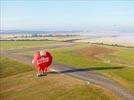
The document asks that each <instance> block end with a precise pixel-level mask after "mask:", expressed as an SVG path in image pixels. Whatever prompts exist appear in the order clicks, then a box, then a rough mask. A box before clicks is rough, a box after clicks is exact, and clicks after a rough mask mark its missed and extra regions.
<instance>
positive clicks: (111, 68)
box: [48, 67, 124, 74]
mask: <svg viewBox="0 0 134 100" xmlns="http://www.w3.org/2000/svg"><path fill="white" fill-rule="evenodd" d="M122 68H124V67H91V68H69V69H67V70H66V69H65V70H62V71H58V72H54V71H50V72H48V73H49V74H62V73H74V72H88V71H89V72H90V71H97V70H116V69H122Z"/></svg>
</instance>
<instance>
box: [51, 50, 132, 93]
mask: <svg viewBox="0 0 134 100" xmlns="http://www.w3.org/2000/svg"><path fill="white" fill-rule="evenodd" d="M76 50H77V49H76V48H71V49H70V48H68V49H67V48H62V49H54V50H52V52H53V55H54V57H55V61H56V62H58V63H62V64H66V65H71V66H72V67H79V68H90V67H100V68H101V67H106V68H109V70H108V69H107V70H96V71H98V72H99V73H102V74H105V75H106V76H109V77H110V78H112V79H113V80H115V81H117V82H118V83H120V84H121V85H123V86H124V87H127V88H128V89H129V90H131V91H134V85H133V84H134V68H133V67H129V66H132V63H133V62H134V56H133V55H134V54H133V53H134V52H133V50H132V48H118V49H117V51H115V52H114V53H112V54H113V55H115V58H114V60H116V59H118V60H120V62H116V63H115V62H114V61H111V59H110V58H108V56H109V55H104V56H105V57H106V56H107V60H110V61H111V62H110V63H104V61H102V60H100V59H91V58H89V59H87V58H84V57H81V56H79V55H77V54H76V53H75V51H76ZM112 54H110V55H112ZM132 56H133V57H132ZM100 57H102V55H101V56H100ZM124 61H125V62H127V64H128V65H129V66H128V67H127V66H126V65H124V66H123V65H120V64H124V63H125V62H124ZM113 62H114V63H113ZM125 64H126V63H125ZM110 67H123V68H122V69H110Z"/></svg>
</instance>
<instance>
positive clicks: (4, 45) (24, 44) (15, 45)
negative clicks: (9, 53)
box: [0, 41, 62, 50]
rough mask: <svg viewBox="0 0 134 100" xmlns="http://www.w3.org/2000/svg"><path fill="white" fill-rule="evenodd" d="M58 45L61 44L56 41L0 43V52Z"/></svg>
mask: <svg viewBox="0 0 134 100" xmlns="http://www.w3.org/2000/svg"><path fill="white" fill-rule="evenodd" d="M56 43H57V44H58V43H62V42H56V41H0V50H8V49H16V48H30V47H41V46H48V45H50V44H56Z"/></svg>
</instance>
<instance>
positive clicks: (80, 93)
mask: <svg viewBox="0 0 134 100" xmlns="http://www.w3.org/2000/svg"><path fill="white" fill-rule="evenodd" d="M1 59H2V60H0V64H1V67H0V68H1V69H0V80H1V81H0V85H1V86H0V98H1V100H31V99H32V100H97V99H99V100H118V99H119V98H117V97H115V96H114V95H113V93H111V92H110V91H108V90H105V89H102V88H100V87H98V86H95V85H92V84H87V82H84V81H81V80H79V79H75V78H72V77H69V76H66V75H62V74H56V73H55V74H53V73H50V74H48V76H46V77H40V78H38V77H37V76H36V73H35V70H33V68H32V66H29V65H26V64H23V63H20V62H18V61H15V60H11V59H9V58H6V57H1ZM5 62H7V64H6V65H5Z"/></svg>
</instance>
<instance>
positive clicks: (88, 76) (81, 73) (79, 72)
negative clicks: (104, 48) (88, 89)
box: [0, 44, 134, 100]
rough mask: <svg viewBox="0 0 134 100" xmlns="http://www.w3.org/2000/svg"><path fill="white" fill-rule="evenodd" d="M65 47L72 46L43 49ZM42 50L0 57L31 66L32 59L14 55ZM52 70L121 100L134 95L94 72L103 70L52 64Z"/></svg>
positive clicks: (12, 52) (19, 50)
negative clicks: (94, 85) (111, 92)
mask: <svg viewBox="0 0 134 100" xmlns="http://www.w3.org/2000/svg"><path fill="white" fill-rule="evenodd" d="M66 46H73V44H72V45H58V46H49V47H45V49H48V48H49V49H50V48H60V47H66ZM43 48H44V47H40V48H39V47H37V48H25V49H15V50H8V51H1V52H0V55H3V56H7V57H10V58H13V59H16V60H19V61H21V62H25V63H28V64H31V60H32V57H30V56H24V55H22V56H20V55H17V54H15V53H16V52H21V51H29V50H39V49H43ZM112 68H113V67H112ZM112 68H111V69H112ZM52 69H54V70H56V71H57V72H58V73H59V74H65V75H70V76H73V77H76V78H79V79H82V80H84V81H87V82H89V83H94V84H97V85H100V86H103V87H104V88H107V89H110V90H112V91H113V92H114V93H115V94H116V95H118V96H120V97H121V98H122V99H123V100H134V94H132V93H130V92H129V91H128V90H127V89H126V88H124V87H122V86H120V85H119V84H118V83H116V82H114V81H112V80H110V79H109V78H107V77H106V76H104V75H101V74H98V73H97V72H95V70H103V69H105V68H100V67H98V68H88V69H75V68H72V67H71V66H66V65H62V64H56V63H54V64H53V65H52Z"/></svg>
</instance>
